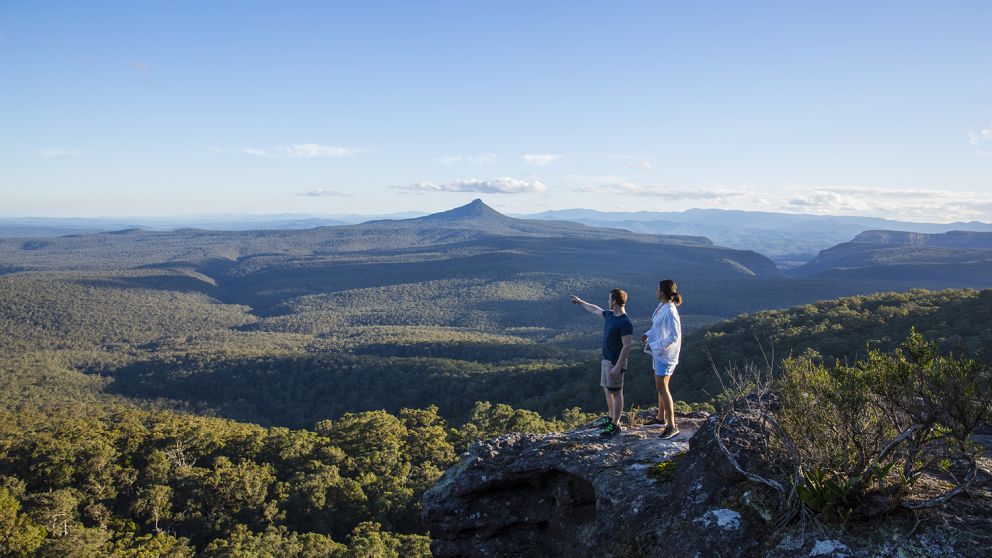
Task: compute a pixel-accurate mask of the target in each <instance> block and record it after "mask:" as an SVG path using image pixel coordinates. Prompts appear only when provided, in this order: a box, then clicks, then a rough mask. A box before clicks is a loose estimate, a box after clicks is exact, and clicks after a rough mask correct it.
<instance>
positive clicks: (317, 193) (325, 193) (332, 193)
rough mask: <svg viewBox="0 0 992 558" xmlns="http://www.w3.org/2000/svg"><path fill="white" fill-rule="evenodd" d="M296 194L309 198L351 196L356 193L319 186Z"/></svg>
mask: <svg viewBox="0 0 992 558" xmlns="http://www.w3.org/2000/svg"><path fill="white" fill-rule="evenodd" d="M296 195H297V196H305V197H308V198H350V197H352V196H353V195H354V194H349V193H348V192H342V191H340V190H325V189H323V188H317V189H315V190H310V191H307V192H300V193H299V194H296Z"/></svg>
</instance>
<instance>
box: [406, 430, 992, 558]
mask: <svg viewBox="0 0 992 558" xmlns="http://www.w3.org/2000/svg"><path fill="white" fill-rule="evenodd" d="M651 414H652V413H651V412H650V411H645V412H644V415H643V416H642V417H636V418H635V420H634V423H635V426H633V427H630V428H625V429H624V430H623V431H622V432H621V433H620V434H618V435H615V436H612V437H609V438H601V437H600V436H599V430H598V429H596V428H582V429H577V430H573V431H570V432H562V433H555V434H541V435H535V434H507V435H505V436H501V437H498V438H493V439H490V440H485V441H483V442H478V443H476V444H474V445H473V446H472V447H471V448H470V449H469V451H468V452H467V453H466V454H464V455H463V456H462V459H461V461H460V462H459V463H458V464H457V465H455V466H454V467H452V468H451V469H449V470H448V471H447V472H446V473H445V474H444V475H443V476H442V477H441V478H440V479H439V480H438V482H437V483H436V484H435V485H434V487H433V488H431V489H430V490H429V491H427V493H425V495H424V515H423V517H424V521H425V523H426V525H427V527H428V529H429V531H430V535H431V539H432V543H431V550H432V552H433V554H434V556H436V557H438V558H454V557H469V556H472V557H475V556H481V557H486V556H491V557H497V556H498V557H514V556H542V557H543V556H548V557H552V556H563V557H568V558H581V557H628V556H638V557H659V558H660V557H665V558H677V557H682V556H685V557H696V556H698V557H731V558H736V557H745V556H771V557H787V556H851V557H854V556H866V557H867V556H989V555H990V551H989V548H990V547H992V513H990V512H992V491H990V487H992V478H990V474H992V471H990V470H989V463H990V461H989V460H988V459H987V458H986V459H985V460H983V464H982V470H981V472H980V474H979V479H978V481H977V482H976V484H975V485H973V487H972V489H970V490H969V493H968V494H967V495H965V496H962V497H959V498H958V499H955V500H953V501H952V502H951V504H950V505H949V506H947V508H945V509H941V510H935V511H931V512H928V513H926V514H924V515H922V516H921V518H920V519H921V522H920V524H919V525H916V518H915V517H913V516H912V515H909V514H906V515H899V514H895V515H893V516H890V517H886V518H883V519H876V520H873V521H872V522H871V523H870V524H863V525H861V524H854V525H847V526H845V528H843V529H841V528H840V527H839V526H832V525H829V524H828V525H820V526H815V527H811V526H810V525H804V524H801V523H799V522H796V523H793V524H792V525H791V526H789V527H787V528H786V529H784V530H782V531H778V532H776V531H775V524H776V521H777V520H778V510H777V508H776V503H777V499H776V496H775V495H774V493H772V492H771V491H770V490H768V489H767V488H766V487H764V486H762V485H759V484H756V483H753V482H750V481H747V480H746V479H744V478H743V477H742V476H741V475H740V474H739V473H738V472H737V471H736V470H735V469H734V468H733V467H732V466H731V464H730V463H729V461H728V460H727V458H726V456H725V455H724V454H723V453H722V452H721V450H720V449H719V447H718V444H717V443H716V439H715V436H714V425H715V420H714V418H707V416H706V415H705V414H698V415H694V416H683V417H680V418H679V428H680V430H681V434H680V435H679V436H677V437H676V438H674V439H672V440H661V439H659V438H658V434H660V433H661V428H660V427H658V426H636V424H638V423H640V422H643V420H644V419H646V418H648V416H650V415H651ZM722 436H723V440H724V442H725V444H726V445H727V448H728V450H729V451H730V452H731V453H732V454H734V455H735V457H736V458H737V459H738V461H739V462H740V463H741V465H742V466H743V467H745V469H748V470H754V469H760V467H761V464H762V455H761V449H760V448H762V447H763V445H762V444H761V440H760V436H759V435H758V434H757V432H756V430H755V428H754V422H753V420H751V418H750V417H748V416H745V415H735V416H733V417H731V418H730V419H729V420H728V421H727V422H726V424H725V425H724V426H723V429H722ZM986 437H988V436H986ZM988 438H989V440H984V439H982V438H981V437H976V439H977V441H979V442H980V443H981V442H983V441H989V442H992V437H988ZM984 445H986V447H987V448H988V447H989V445H988V444H984ZM914 526H915V530H914Z"/></svg>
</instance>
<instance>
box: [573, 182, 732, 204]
mask: <svg viewBox="0 0 992 558" xmlns="http://www.w3.org/2000/svg"><path fill="white" fill-rule="evenodd" d="M578 191H579V192H584V193H588V194H609V193H613V194H630V195H635V196H652V197H659V198H665V199H667V200H702V201H708V202H719V201H724V200H729V199H732V198H739V197H742V196H747V195H749V193H748V192H745V191H741V190H727V189H722V188H682V189H679V188H668V187H665V186H641V185H639V184H635V183H633V182H630V181H622V182H615V183H612V184H591V185H586V186H583V187H581V188H579V189H578Z"/></svg>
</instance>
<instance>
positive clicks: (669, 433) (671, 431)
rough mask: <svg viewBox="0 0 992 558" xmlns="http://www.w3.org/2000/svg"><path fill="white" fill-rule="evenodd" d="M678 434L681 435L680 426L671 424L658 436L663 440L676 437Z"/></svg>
mask: <svg viewBox="0 0 992 558" xmlns="http://www.w3.org/2000/svg"><path fill="white" fill-rule="evenodd" d="M678 435H679V429H678V427H675V426H669V427H667V428H665V431H664V432H662V433H661V435H660V436H658V437H659V438H661V439H662V440H668V439H670V438H674V437H676V436H678Z"/></svg>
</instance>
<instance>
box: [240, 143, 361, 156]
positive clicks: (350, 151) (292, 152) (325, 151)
mask: <svg viewBox="0 0 992 558" xmlns="http://www.w3.org/2000/svg"><path fill="white" fill-rule="evenodd" d="M242 151H243V152H244V153H247V154H248V155H251V156H253V157H266V158H270V159H337V158H340V157H350V156H352V155H356V154H358V153H362V152H363V151H364V150H363V149H354V148H349V147H334V146H330V145H320V144H316V143H294V144H292V145H279V146H276V147H273V148H272V149H258V148H255V147H246V148H244V149H243V150H242Z"/></svg>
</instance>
